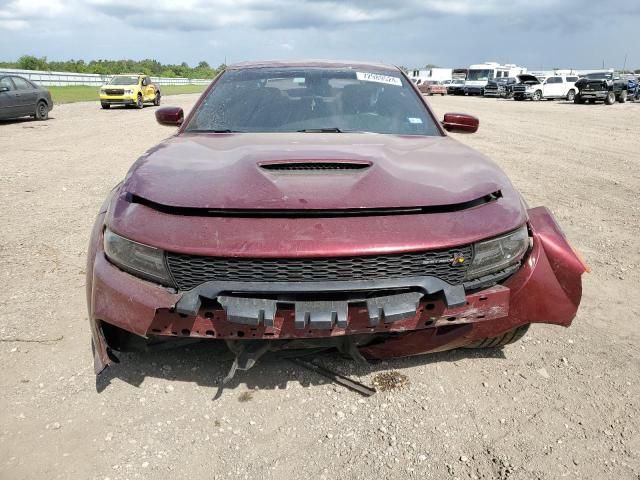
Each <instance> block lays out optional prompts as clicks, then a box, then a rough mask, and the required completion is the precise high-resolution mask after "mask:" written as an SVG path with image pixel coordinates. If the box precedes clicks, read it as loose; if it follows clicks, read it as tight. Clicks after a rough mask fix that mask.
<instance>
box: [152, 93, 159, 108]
mask: <svg viewBox="0 0 640 480" xmlns="http://www.w3.org/2000/svg"><path fill="white" fill-rule="evenodd" d="M153 104H154V105H155V106H156V107H159V106H160V92H156V96H155V98H154V99H153Z"/></svg>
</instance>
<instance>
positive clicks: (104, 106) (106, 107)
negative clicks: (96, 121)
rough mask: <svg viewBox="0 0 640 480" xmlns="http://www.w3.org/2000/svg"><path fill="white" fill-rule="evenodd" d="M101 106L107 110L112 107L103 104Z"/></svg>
mask: <svg viewBox="0 0 640 480" xmlns="http://www.w3.org/2000/svg"><path fill="white" fill-rule="evenodd" d="M100 106H101V107H102V108H104V109H105V110H109V109H110V108H111V105H110V104H108V103H101V104H100Z"/></svg>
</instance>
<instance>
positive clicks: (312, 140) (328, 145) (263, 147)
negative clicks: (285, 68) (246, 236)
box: [123, 133, 519, 209]
mask: <svg viewBox="0 0 640 480" xmlns="http://www.w3.org/2000/svg"><path fill="white" fill-rule="evenodd" d="M318 162H321V164H320V165H315V166H314V165H313V164H317V163H318ZM281 168H284V169H281ZM123 189H124V191H125V192H126V193H128V194H130V195H134V196H136V197H139V198H141V199H144V200H146V201H147V202H152V203H154V204H157V205H163V206H168V207H184V208H203V209H348V208H392V207H425V206H445V205H453V204H461V203H465V202H472V201H474V200H478V199H480V198H482V197H484V196H487V195H490V194H492V193H494V192H498V191H501V192H502V195H503V196H505V197H509V196H510V197H511V198H516V195H517V194H515V192H514V191H513V187H512V186H511V183H510V182H509V180H508V179H507V178H506V176H505V174H504V173H503V172H502V171H501V170H500V169H499V168H498V167H497V166H496V165H495V164H494V163H493V162H492V161H490V160H489V159H487V158H486V157H484V156H483V155H481V154H479V153H478V152H476V151H475V150H472V149H471V148H468V147H466V146H464V145H463V144H461V143H460V142H458V141H456V140H454V139H452V138H450V137H446V136H436V137H424V136H409V137H407V136H404V137H403V136H394V135H377V134H366V133H360V134H350V133H277V134H259V133H240V134H182V135H177V136H174V137H171V138H169V139H167V140H165V141H164V142H162V143H160V144H159V145H158V146H156V147H154V148H152V149H151V150H149V151H148V152H146V153H145V154H144V155H143V156H142V157H141V158H140V159H138V161H137V162H136V163H135V164H134V165H133V166H132V168H131V170H130V171H129V173H128V174H127V177H126V179H125V182H124V185H123ZM517 198H518V201H519V196H518V197H517Z"/></svg>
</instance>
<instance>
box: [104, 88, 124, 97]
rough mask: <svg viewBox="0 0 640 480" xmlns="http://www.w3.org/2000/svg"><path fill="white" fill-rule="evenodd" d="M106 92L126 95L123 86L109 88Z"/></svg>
mask: <svg viewBox="0 0 640 480" xmlns="http://www.w3.org/2000/svg"><path fill="white" fill-rule="evenodd" d="M104 92H105V93H106V94H107V95H124V89H123V88H107V89H106V90H105V91H104Z"/></svg>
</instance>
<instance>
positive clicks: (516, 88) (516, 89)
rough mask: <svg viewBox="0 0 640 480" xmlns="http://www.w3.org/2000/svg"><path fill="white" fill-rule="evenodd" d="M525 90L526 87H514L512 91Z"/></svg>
mask: <svg viewBox="0 0 640 480" xmlns="http://www.w3.org/2000/svg"><path fill="white" fill-rule="evenodd" d="M526 90H527V87H520V86H518V85H516V86H515V87H513V91H514V92H524V91H526Z"/></svg>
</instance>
